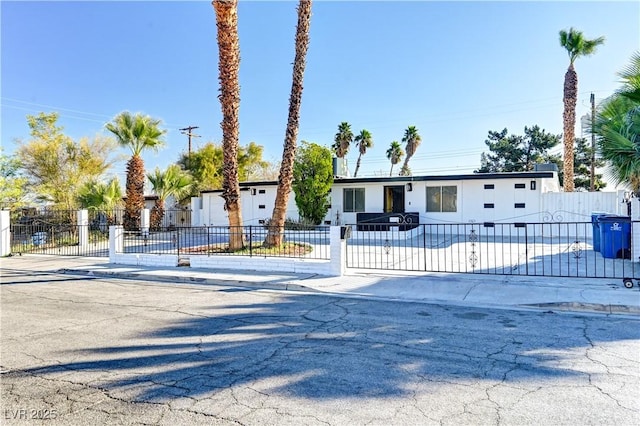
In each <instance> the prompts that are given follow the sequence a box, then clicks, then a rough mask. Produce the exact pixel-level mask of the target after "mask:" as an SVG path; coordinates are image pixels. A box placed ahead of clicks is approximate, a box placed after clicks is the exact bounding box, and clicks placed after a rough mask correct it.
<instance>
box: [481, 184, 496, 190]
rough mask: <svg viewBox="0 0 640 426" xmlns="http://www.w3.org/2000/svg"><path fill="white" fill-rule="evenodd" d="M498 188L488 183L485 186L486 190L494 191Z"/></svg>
mask: <svg viewBox="0 0 640 426" xmlns="http://www.w3.org/2000/svg"><path fill="white" fill-rule="evenodd" d="M495 187H496V186H495V185H494V184H492V183H487V184H485V185H484V189H494V188H495Z"/></svg>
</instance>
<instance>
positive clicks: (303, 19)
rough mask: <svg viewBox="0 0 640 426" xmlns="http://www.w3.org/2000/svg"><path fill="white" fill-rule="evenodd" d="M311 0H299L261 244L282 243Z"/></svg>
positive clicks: (300, 97)
mask: <svg viewBox="0 0 640 426" xmlns="http://www.w3.org/2000/svg"><path fill="white" fill-rule="evenodd" d="M311 3H312V2H311V0H300V3H299V5H298V26H297V29H296V56H295V59H294V61H293V77H292V84H291V96H290V98H289V118H288V120H287V131H286V134H285V138H284V150H283V152H282V162H281V163H280V175H279V176H278V190H277V193H276V200H275V204H274V207H273V214H272V215H271V221H270V222H269V225H270V226H269V232H268V233H267V237H266V238H265V241H264V245H265V246H267V247H273V246H279V245H281V244H282V236H283V235H284V222H285V219H286V215H287V204H288V202H289V193H290V192H291V186H292V183H293V161H294V159H295V155H296V140H297V138H298V127H299V117H300V104H301V102H302V89H303V86H302V81H303V77H304V69H305V65H306V56H307V49H308V47H309V26H310V24H311Z"/></svg>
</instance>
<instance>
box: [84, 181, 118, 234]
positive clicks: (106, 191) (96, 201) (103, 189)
mask: <svg viewBox="0 0 640 426" xmlns="http://www.w3.org/2000/svg"><path fill="white" fill-rule="evenodd" d="M78 202H79V203H80V207H81V208H83V209H89V210H94V211H101V212H107V214H108V215H110V216H113V210H116V209H118V208H120V207H122V205H123V201H122V189H121V188H120V181H119V180H118V178H117V177H114V178H112V179H111V180H109V182H107V183H103V182H98V181H95V180H92V181H89V182H86V183H85V184H84V185H83V186H82V187H81V188H80V191H79V192H78ZM110 223H112V222H110Z"/></svg>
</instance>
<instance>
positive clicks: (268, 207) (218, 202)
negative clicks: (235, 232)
mask: <svg viewBox="0 0 640 426" xmlns="http://www.w3.org/2000/svg"><path fill="white" fill-rule="evenodd" d="M277 189H278V188H277V186H276V185H257V186H252V187H249V188H248V189H243V190H242V191H240V207H241V209H242V222H243V224H244V225H259V224H260V221H261V220H266V219H269V218H271V215H272V214H273V207H274V204H275V199H276V192H277ZM220 194H221V193H220V192H205V193H203V194H202V195H201V197H200V198H201V201H200V202H198V201H196V200H192V206H193V205H198V204H201V205H202V209H201V212H200V214H199V216H200V223H199V225H200V226H226V225H228V224H229V215H228V214H227V211H226V210H225V209H224V199H223V198H222V197H221V196H220ZM287 218H292V219H296V220H297V219H298V209H297V207H296V202H295V198H294V194H293V191H292V192H291V193H290V194H289V202H288V204H287Z"/></svg>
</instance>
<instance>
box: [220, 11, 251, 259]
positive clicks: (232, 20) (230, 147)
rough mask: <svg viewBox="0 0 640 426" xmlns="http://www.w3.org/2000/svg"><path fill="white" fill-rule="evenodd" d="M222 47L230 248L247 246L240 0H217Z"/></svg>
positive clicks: (225, 191)
mask: <svg viewBox="0 0 640 426" xmlns="http://www.w3.org/2000/svg"><path fill="white" fill-rule="evenodd" d="M213 7H214V9H215V12H216V24H217V28H218V49H219V60H218V70H219V73H220V75H219V80H220V95H219V96H218V98H219V99H220V105H221V107H222V123H221V127H222V149H223V169H222V171H223V180H222V197H223V198H224V201H225V205H224V207H225V210H227V213H228V214H229V227H230V232H229V249H230V250H232V251H234V250H240V249H242V248H243V247H244V238H243V235H244V233H243V232H242V228H241V227H242V212H241V209H240V183H239V178H238V138H239V136H238V135H239V127H240V124H239V119H238V109H239V108H240V85H239V83H238V70H239V68H240V44H239V41H238V1H237V0H215V1H214V2H213Z"/></svg>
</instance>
